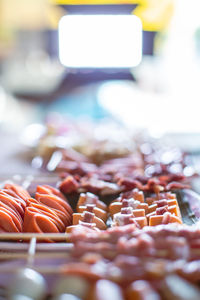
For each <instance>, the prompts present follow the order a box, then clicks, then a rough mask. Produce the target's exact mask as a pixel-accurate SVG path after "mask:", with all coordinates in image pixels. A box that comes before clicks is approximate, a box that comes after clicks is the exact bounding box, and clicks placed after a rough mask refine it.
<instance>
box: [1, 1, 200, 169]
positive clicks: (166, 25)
mask: <svg viewBox="0 0 200 300" xmlns="http://www.w3.org/2000/svg"><path fill="white" fill-rule="evenodd" d="M199 11H200V2H199V1H198V0H190V1H186V0H138V1H137V0H135V1H134V0H117V1H114V0H110V1H109V0H107V1H106V0H90V1H89V0H88V1H84V0H71V1H70V0H29V1H27V0H18V1H15V0H0V141H1V150H0V151H1V173H3V172H5V173H7V172H10V173H14V172H16V170H17V172H19V173H20V172H22V173H23V172H26V173H28V172H29V167H27V166H26V169H24V166H22V165H21V163H20V164H19V163H18V161H19V158H24V157H25V153H26V151H25V150H23V148H22V144H27V143H26V140H23V141H22V136H23V138H24V139H25V137H24V136H25V135H23V132H24V130H25V129H26V128H27V126H28V125H30V124H32V123H40V124H41V123H43V122H45V120H47V118H48V116H50V115H52V114H54V116H55V113H58V114H60V115H63V116H68V117H69V118H75V119H76V118H83V119H86V118H87V119H88V118H90V119H92V120H95V121H97V120H102V119H104V118H112V119H114V120H116V121H117V122H119V123H121V124H123V125H124V126H126V127H128V128H131V129H133V130H134V129H135V128H140V129H147V130H148V131H149V132H150V134H151V135H152V136H154V137H161V136H165V137H167V138H168V137H169V136H170V138H171V139H172V140H173V141H174V142H176V143H177V144H178V145H180V146H181V147H182V148H183V149H186V150H189V151H193V152H199V150H200V120H199V107H200V106H199V100H200V88H199V86H200V85H199V78H200V18H199ZM73 15H79V16H83V15H85V16H88V15H93V16H94V20H95V16H97V15H108V16H110V15H126V16H130V15H135V16H137V17H138V18H139V20H140V21H141V24H142V50H141V54H142V57H141V59H139V60H140V61H139V60H138V63H135V65H134V66H133V64H132V61H134V59H135V58H136V54H134V51H133V52H131V51H129V54H130V66H127V65H126V66H125V67H123V64H122V66H120V67H119V64H118V63H119V62H120V61H121V60H122V58H124V57H126V55H127V53H128V52H127V51H128V50H129V44H130V42H133V44H134V43H135V44H134V45H135V46H134V45H133V48H134V47H139V46H138V45H139V42H138V40H137V38H136V35H134V27H133V28H132V27H130V28H129V27H127V29H124V27H123V25H124V23H123V22H121V23H120V22H118V23H117V25H116V26H115V28H114V31H115V36H116V38H117V44H116V45H118V46H117V48H118V47H119V48H120V51H121V52H120V53H121V55H119V54H117V55H118V56H116V65H115V63H113V65H112V66H110V67H106V68H105V67H104V61H105V60H106V55H107V52H109V51H110V52H109V53H111V55H112V53H113V57H114V56H115V54H116V53H115V52H116V51H115V49H110V46H109V47H107V44H106V40H105V44H104V45H103V47H104V48H103V49H104V50H103V51H104V52H100V55H99V56H98V55H97V53H95V51H97V52H98V47H97V46H96V48H95V47H94V49H96V50H94V52H93V54H94V57H93V54H92V55H90V57H89V58H91V59H92V58H95V57H96V61H95V63H97V61H98V62H99V59H101V61H102V67H101V66H98V67H96V65H95V63H94V66H93V65H92V66H91V65H89V66H81V65H80V67H79V65H77V64H76V65H74V66H73V64H71V65H70V62H69V64H67V63H66V64H63V61H62V60H60V58H61V57H60V56H61V52H60V50H59V45H60V47H63V44H65V43H67V42H69V37H71V38H72V41H73V37H74V36H75V35H76V34H77V33H80V30H81V28H82V24H83V23H81V22H82V21H81V20H80V21H79V19H77V20H78V21H77V22H76V23H75V26H74V25H73V24H72V25H71V26H70V23H69V24H68V27H67V25H66V27H65V29H64V30H65V31H64V35H62V36H61V35H60V36H59V28H60V30H61V27H59V24H60V20H61V19H62V20H63V16H73ZM111 23H112V22H111ZM100 27H101V29H102V32H103V33H102V34H103V35H104V33H106V31H107V28H106V26H105V24H104V22H102V23H101V26H100ZM91 28H93V26H92V25H91V23H90V29H91ZM65 32H66V35H65ZM113 35H114V34H113ZM89 37H90V38H88V36H87V32H84V36H82V40H81V43H82V44H81V43H80V41H79V40H78V41H76V43H75V44H74V45H77V46H78V48H79V49H78V51H77V48H74V57H73V58H74V61H75V62H77V61H78V59H79V56H81V52H82V53H83V51H85V49H86V50H87V49H90V48H91V47H93V46H94V45H97V44H95V43H97V42H98V38H100V37H99V32H95V27H94V28H93V31H92V35H91V33H90V36H89ZM122 37H123V38H122ZM111 40H112V34H111ZM107 42H108V43H109V40H107ZM66 45H67V46H66V47H67V48H65V49H68V44H66ZM74 45H73V43H72V44H70V45H69V46H72V47H71V48H72V50H71V53H73V46H74ZM92 45H93V46H92ZM130 49H131V48H130ZM138 49H139V48H138ZM118 50H119V49H118ZM87 51H88V50H87ZM112 51H113V52H112ZM138 51H139V50H138ZM67 53H69V52H67V51H66V57H64V59H66V60H67V59H68V61H69V57H68V56H67V55H68V54H67ZM102 53H103V54H102ZM95 54H96V56H95ZM64 55H65V51H64ZM75 55H76V56H75ZM131 55H132V57H131ZM61 61H62V63H61ZM93 62H94V61H93ZM30 135H37V132H36V131H32V132H31V131H30ZM22 142H23V143H22ZM23 151H24V152H23ZM14 153H15V155H14ZM31 172H32V171H31Z"/></svg>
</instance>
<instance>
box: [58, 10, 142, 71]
mask: <svg viewBox="0 0 200 300" xmlns="http://www.w3.org/2000/svg"><path fill="white" fill-rule="evenodd" d="M59 56H60V61H61V63H62V64H63V65H64V66H66V67H71V68H130V67H135V66H137V65H138V64H139V63H140V61H141V58H142V24H141V21H140V19H139V18H138V17H136V16H134V15H67V16H64V17H62V18H61V20H60V23H59Z"/></svg>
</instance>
